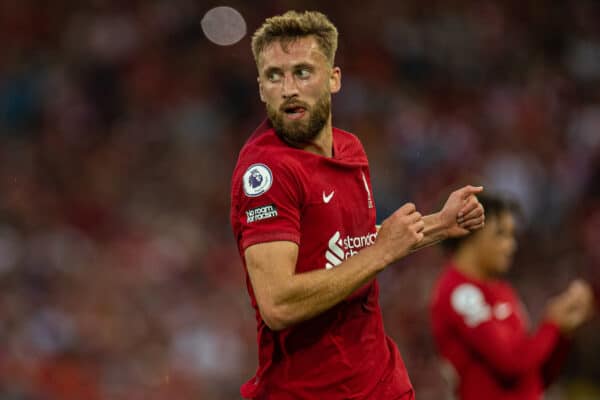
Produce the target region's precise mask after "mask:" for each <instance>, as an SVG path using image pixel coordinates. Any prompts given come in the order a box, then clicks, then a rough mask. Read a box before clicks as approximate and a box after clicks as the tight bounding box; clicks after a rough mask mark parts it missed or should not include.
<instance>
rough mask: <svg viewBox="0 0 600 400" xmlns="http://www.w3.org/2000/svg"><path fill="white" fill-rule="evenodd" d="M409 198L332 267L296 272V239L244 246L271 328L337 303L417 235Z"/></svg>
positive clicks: (402, 251)
mask: <svg viewBox="0 0 600 400" xmlns="http://www.w3.org/2000/svg"><path fill="white" fill-rule="evenodd" d="M423 228H424V223H423V221H422V217H421V214H419V213H418V212H416V209H415V206H414V205H413V204H405V205H404V206H403V207H401V208H400V209H398V210H397V211H396V212H395V213H394V214H392V215H391V216H390V217H389V218H388V219H386V220H385V221H384V222H383V224H382V226H381V228H380V230H379V233H378V235H377V239H376V240H375V244H373V245H372V246H370V247H367V248H364V249H362V250H361V251H360V252H359V253H358V254H357V255H355V256H353V257H350V258H348V259H346V260H345V261H344V262H342V263H341V264H340V265H338V266H336V267H335V268H332V269H328V270H325V269H320V270H314V271H310V272H306V273H301V274H296V273H295V269H296V262H297V258H298V245H297V244H295V243H292V242H282V241H279V242H268V243H260V244H256V245H253V246H250V247H248V248H247V249H246V251H245V259H246V267H247V270H248V275H249V276H250V282H251V284H252V288H253V290H254V294H255V296H256V301H257V303H258V308H259V310H260V313H261V316H262V319H263V320H264V321H265V323H266V324H267V326H269V328H271V329H273V330H281V329H285V328H287V327H289V326H292V325H294V324H297V323H298V322H301V321H305V320H307V319H310V318H312V317H314V316H316V315H319V314H320V313H322V312H324V311H326V310H328V309H330V308H331V307H333V306H334V305H336V304H338V303H339V302H341V301H342V300H344V299H345V298H346V297H348V296H349V295H350V294H352V292H354V291H355V290H356V289H358V288H359V287H361V286H363V285H364V284H366V283H367V282H369V281H371V280H372V279H373V278H374V277H375V275H376V274H377V273H378V272H379V271H381V270H383V269H384V268H385V267H386V266H387V265H389V264H390V263H392V262H394V261H396V260H398V259H400V258H402V257H404V256H406V255H407V254H409V250H410V248H411V247H412V246H414V245H415V243H417V242H418V241H420V240H422V239H423V233H422V231H423Z"/></svg>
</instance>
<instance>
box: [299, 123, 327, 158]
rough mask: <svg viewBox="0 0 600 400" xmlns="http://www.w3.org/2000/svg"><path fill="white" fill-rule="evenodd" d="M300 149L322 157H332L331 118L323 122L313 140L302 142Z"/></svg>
mask: <svg viewBox="0 0 600 400" xmlns="http://www.w3.org/2000/svg"><path fill="white" fill-rule="evenodd" d="M302 149H303V150H306V151H308V152H310V153H314V154H317V155H320V156H323V157H327V158H331V157H333V128H332V127H331V120H329V122H328V123H326V124H325V126H324V127H323V129H321V132H320V133H319V134H318V135H317V137H316V138H315V139H314V140H313V141H311V142H309V143H306V144H304V145H303V146H302Z"/></svg>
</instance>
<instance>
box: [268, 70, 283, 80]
mask: <svg viewBox="0 0 600 400" xmlns="http://www.w3.org/2000/svg"><path fill="white" fill-rule="evenodd" d="M267 79H268V80H269V81H271V82H277V81H279V80H281V74H280V73H279V72H269V73H268V74H267Z"/></svg>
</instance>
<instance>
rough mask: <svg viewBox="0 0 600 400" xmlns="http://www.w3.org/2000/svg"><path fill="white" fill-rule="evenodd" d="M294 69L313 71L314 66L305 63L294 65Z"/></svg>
mask: <svg viewBox="0 0 600 400" xmlns="http://www.w3.org/2000/svg"><path fill="white" fill-rule="evenodd" d="M294 69H295V70H298V69H311V70H312V69H315V66H314V64H311V63H307V62H301V63H299V64H296V65H294Z"/></svg>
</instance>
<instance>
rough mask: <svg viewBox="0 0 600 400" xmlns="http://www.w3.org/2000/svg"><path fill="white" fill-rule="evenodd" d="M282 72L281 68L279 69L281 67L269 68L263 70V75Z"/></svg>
mask: <svg viewBox="0 0 600 400" xmlns="http://www.w3.org/2000/svg"><path fill="white" fill-rule="evenodd" d="M280 71H281V68H279V67H267V68H266V69H264V70H263V74H264V75H269V74H270V73H273V72H280Z"/></svg>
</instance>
